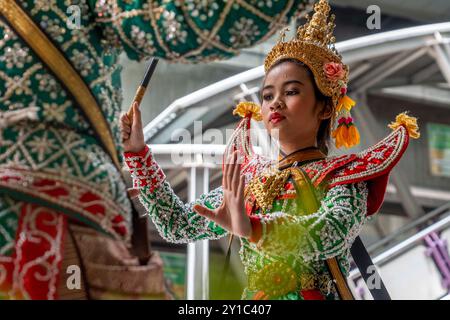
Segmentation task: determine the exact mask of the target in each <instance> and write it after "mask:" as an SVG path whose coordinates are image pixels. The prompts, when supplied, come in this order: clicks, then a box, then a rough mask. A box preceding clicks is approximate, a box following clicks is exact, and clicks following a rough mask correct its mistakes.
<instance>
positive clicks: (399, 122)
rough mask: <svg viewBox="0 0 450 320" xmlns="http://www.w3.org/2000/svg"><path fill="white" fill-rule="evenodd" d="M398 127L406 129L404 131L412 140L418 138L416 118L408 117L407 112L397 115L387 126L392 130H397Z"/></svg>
mask: <svg viewBox="0 0 450 320" xmlns="http://www.w3.org/2000/svg"><path fill="white" fill-rule="evenodd" d="M400 126H404V127H405V128H406V131H408V134H409V136H410V137H411V138H412V139H419V138H420V132H419V126H418V125H417V118H415V117H411V116H408V113H407V112H403V113H400V114H398V115H397V117H395V122H391V124H389V125H388V127H389V128H391V129H392V130H395V129H397V128H398V127H400Z"/></svg>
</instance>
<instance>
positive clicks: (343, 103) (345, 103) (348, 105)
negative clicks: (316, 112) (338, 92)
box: [336, 95, 356, 112]
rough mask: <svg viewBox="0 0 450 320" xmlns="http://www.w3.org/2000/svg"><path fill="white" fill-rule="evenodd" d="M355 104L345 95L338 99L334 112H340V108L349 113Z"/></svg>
mask: <svg viewBox="0 0 450 320" xmlns="http://www.w3.org/2000/svg"><path fill="white" fill-rule="evenodd" d="M355 104H356V102H355V101H353V100H352V98H350V97H349V96H347V95H345V96H343V97H342V98H340V99H339V102H338V104H337V106H336V112H340V111H341V110H342V108H344V109H347V111H350V110H351V109H352V108H353V107H354V106H355Z"/></svg>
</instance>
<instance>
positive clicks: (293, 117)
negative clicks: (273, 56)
mask: <svg viewBox="0 0 450 320" xmlns="http://www.w3.org/2000/svg"><path fill="white" fill-rule="evenodd" d="M312 81H313V79H312V77H311V76H310V74H309V73H308V70H307V69H306V68H305V67H302V66H300V65H297V64H295V63H293V62H283V63H281V64H279V65H276V66H275V67H273V68H272V69H271V70H270V71H269V72H268V73H267V75H266V77H265V80H264V83H263V90H262V101H263V102H262V110H261V112H262V117H263V121H264V125H265V127H266V129H267V130H268V131H269V133H270V135H271V136H273V137H276V135H277V134H278V138H279V143H280V145H281V147H282V148H283V145H300V146H308V145H315V144H316V136H317V131H318V130H319V125H320V122H321V120H322V119H324V118H326V116H325V117H324V115H323V112H322V111H323V108H324V102H323V101H318V100H317V99H316V95H315V90H314V84H313V82H312ZM276 130H278V133H276V132H275V131H276Z"/></svg>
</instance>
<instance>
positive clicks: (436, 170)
mask: <svg viewBox="0 0 450 320" xmlns="http://www.w3.org/2000/svg"><path fill="white" fill-rule="evenodd" d="M427 131H428V137H429V139H428V144H429V150H430V165H431V174H432V175H434V176H440V177H450V126H448V125H444V124H436V123H428V124H427Z"/></svg>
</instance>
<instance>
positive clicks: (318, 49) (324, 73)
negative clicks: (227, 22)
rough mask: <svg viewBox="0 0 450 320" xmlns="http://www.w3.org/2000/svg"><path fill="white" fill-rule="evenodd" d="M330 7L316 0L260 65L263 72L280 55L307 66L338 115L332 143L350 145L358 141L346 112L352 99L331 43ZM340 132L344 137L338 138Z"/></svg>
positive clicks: (333, 38)
mask: <svg viewBox="0 0 450 320" xmlns="http://www.w3.org/2000/svg"><path fill="white" fill-rule="evenodd" d="M330 11H331V9H330V5H329V4H328V1H326V0H320V1H319V2H317V3H316V4H315V5H314V14H313V16H312V18H310V17H309V16H306V20H307V21H306V23H305V24H304V25H303V26H300V27H299V28H298V29H297V33H296V36H295V37H294V38H293V39H292V40H290V41H285V32H286V29H285V30H284V31H283V32H282V33H281V37H280V40H279V41H278V43H277V44H276V45H275V46H274V47H273V48H272V49H271V50H270V52H269V54H268V55H267V57H266V59H265V61H264V69H265V72H266V73H267V72H268V71H269V70H270V68H271V67H272V66H273V65H274V64H275V63H276V62H277V61H280V60H283V59H296V60H298V61H301V62H303V63H304V64H305V65H306V66H308V67H309V69H310V70H311V72H312V73H313V75H314V81H315V82H316V84H317V87H318V88H319V90H320V92H322V93H323V94H324V95H325V96H327V97H330V98H331V99H332V102H333V108H334V111H335V114H333V119H335V118H337V117H338V115H339V114H340V115H341V116H340V118H339V122H338V128H336V130H335V131H334V132H333V137H334V138H335V140H336V146H337V147H338V148H339V147H340V146H345V147H352V146H353V145H355V144H358V143H359V133H358V132H357V129H356V126H355V125H354V123H353V118H352V117H351V116H350V110H351V108H352V107H353V106H354V105H355V102H354V101H353V100H352V99H350V98H349V97H348V96H347V95H346V93H347V82H348V73H349V68H348V66H347V65H345V64H344V63H342V57H341V55H339V53H338V52H337V50H336V48H335V46H334V43H335V42H336V38H335V37H334V35H333V31H334V27H335V26H336V25H335V24H334V19H335V16H334V15H330ZM337 129H339V130H337ZM347 129H349V130H347ZM347 132H349V134H347ZM344 136H345V139H343V138H342V137H344ZM347 137H351V139H349V138H347Z"/></svg>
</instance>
